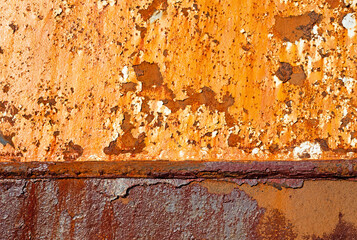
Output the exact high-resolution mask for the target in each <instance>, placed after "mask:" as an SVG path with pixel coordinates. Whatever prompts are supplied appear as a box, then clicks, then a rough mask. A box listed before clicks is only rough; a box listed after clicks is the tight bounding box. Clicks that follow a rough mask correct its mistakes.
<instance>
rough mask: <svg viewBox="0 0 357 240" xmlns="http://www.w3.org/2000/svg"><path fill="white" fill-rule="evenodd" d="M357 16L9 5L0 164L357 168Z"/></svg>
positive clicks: (189, 6)
mask: <svg viewBox="0 0 357 240" xmlns="http://www.w3.org/2000/svg"><path fill="white" fill-rule="evenodd" d="M346 4H348V5H346ZM356 8H357V7H356V3H355V1H352V0H351V1H344V2H342V1H341V2H340V1H332V0H329V1H326V2H325V1H313V0H309V1H307V0H303V1H298V2H291V1H278V0H275V1H274V0H271V1H268V0H266V1H258V0H244V1H235V0H229V1H218V0H215V1H203V0H197V1H171V0H167V1H166V0H153V1H144V0H138V1H127V0H98V1H94V0H92V1H89V0H88V1H84V0H68V1H59V0H58V1H54V0H51V1H45V0H35V1H34V0H31V1H30V0H25V1H14V0H9V1H2V2H1V3H0V18H1V25H0V33H1V38H0V47H1V49H0V50H1V51H0V64H1V68H0V89H1V91H0V112H1V114H0V116H1V125H0V126H1V129H0V131H1V135H0V142H1V145H0V154H1V156H2V158H1V161H10V160H12V161H62V160H68V161H74V160H76V161H86V160H124V159H125V160H133V159H143V160H144V159H146V160H154V159H168V160H187V159H192V160H196V159H200V160H256V159H258V160H269V159H274V160H286V159H295V160H299V159H340V158H355V157H356V156H355V152H356V151H357V148H356V146H355V145H356V143H357V132H356V130H357V125H356V117H355V116H356V114H357V111H356V110H357V109H356V105H357V97H356V94H355V91H356V84H355V83H356V79H357V73H356V71H355V65H356V52H357V50H356V43H357V38H356V35H355V30H356V26H355V25H356V20H355V15H354V14H353V12H354V11H355V10H356Z"/></svg>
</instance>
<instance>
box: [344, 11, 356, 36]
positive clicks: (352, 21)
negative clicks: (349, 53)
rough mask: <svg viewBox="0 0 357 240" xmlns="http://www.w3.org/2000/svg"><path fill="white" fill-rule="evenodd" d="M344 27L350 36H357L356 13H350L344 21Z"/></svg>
mask: <svg viewBox="0 0 357 240" xmlns="http://www.w3.org/2000/svg"><path fill="white" fill-rule="evenodd" d="M342 25H343V27H344V28H346V29H347V30H348V36H349V37H353V36H354V35H355V27H356V18H355V14H354V13H348V14H346V16H345V17H344V18H343V19H342Z"/></svg>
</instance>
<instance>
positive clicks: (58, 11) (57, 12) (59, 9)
mask: <svg viewBox="0 0 357 240" xmlns="http://www.w3.org/2000/svg"><path fill="white" fill-rule="evenodd" d="M62 12H63V10H62V8H58V9H56V10H54V11H53V13H54V15H55V17H57V16H59V15H60V14H61V13H62Z"/></svg>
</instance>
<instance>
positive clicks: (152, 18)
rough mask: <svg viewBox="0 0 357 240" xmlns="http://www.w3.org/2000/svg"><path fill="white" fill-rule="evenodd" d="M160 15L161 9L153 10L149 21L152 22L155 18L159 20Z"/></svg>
mask: <svg viewBox="0 0 357 240" xmlns="http://www.w3.org/2000/svg"><path fill="white" fill-rule="evenodd" d="M161 17H162V11H161V10H158V11H155V12H154V14H153V15H152V16H151V18H150V23H153V22H155V21H156V20H159V19H160V18H161Z"/></svg>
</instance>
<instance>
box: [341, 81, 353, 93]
mask: <svg viewBox="0 0 357 240" xmlns="http://www.w3.org/2000/svg"><path fill="white" fill-rule="evenodd" d="M342 81H343V84H344V85H345V87H346V89H347V92H348V93H350V94H351V93H352V91H353V88H354V86H355V83H356V80H355V79H353V78H350V77H344V78H342Z"/></svg>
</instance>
